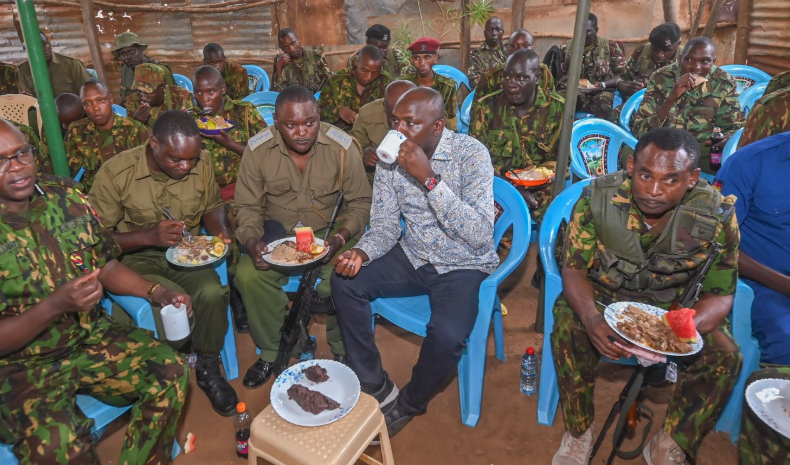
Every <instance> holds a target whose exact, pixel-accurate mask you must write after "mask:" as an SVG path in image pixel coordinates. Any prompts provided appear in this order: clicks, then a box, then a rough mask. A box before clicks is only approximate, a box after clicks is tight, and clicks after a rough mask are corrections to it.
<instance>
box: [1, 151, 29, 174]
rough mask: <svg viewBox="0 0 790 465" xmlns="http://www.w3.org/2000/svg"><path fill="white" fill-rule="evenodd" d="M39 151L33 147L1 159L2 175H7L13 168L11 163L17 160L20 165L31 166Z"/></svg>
mask: <svg viewBox="0 0 790 465" xmlns="http://www.w3.org/2000/svg"><path fill="white" fill-rule="evenodd" d="M37 151H38V150H37V149H36V148H35V147H33V146H32V145H28V146H27V147H25V148H22V149H19V150H18V151H17V152H16V153H15V154H14V155H13V156H10V157H0V173H5V172H6V171H8V169H9V168H11V161H12V160H16V162H17V163H19V164H20V165H29V164H31V163H33V161H35V159H36V152H37Z"/></svg>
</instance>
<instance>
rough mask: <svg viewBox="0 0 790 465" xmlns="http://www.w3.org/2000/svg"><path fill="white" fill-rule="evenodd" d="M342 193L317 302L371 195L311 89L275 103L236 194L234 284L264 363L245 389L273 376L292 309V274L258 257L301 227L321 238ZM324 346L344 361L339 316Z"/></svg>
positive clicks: (291, 91) (344, 139) (353, 155)
mask: <svg viewBox="0 0 790 465" xmlns="http://www.w3.org/2000/svg"><path fill="white" fill-rule="evenodd" d="M341 192H342V193H343V195H344V203H343V206H342V207H341V210H340V213H339V214H338V217H337V222H336V224H335V228H334V229H333V230H332V231H331V232H330V233H329V239H328V241H327V243H326V246H327V247H329V251H328V252H327V254H326V257H325V259H324V263H325V265H324V266H323V268H322V269H321V274H320V277H321V283H320V284H319V286H318V288H317V294H318V298H320V299H327V298H328V297H329V296H330V294H331V289H330V286H329V278H330V275H331V274H332V265H331V264H330V263H329V260H331V259H332V257H333V256H334V255H335V254H337V253H338V252H340V251H342V250H345V249H346V248H348V247H351V246H352V245H353V244H354V243H355V242H356V240H357V239H358V235H359V233H361V232H362V231H363V230H364V228H365V224H366V223H367V222H368V219H369V217H370V202H371V188H370V184H368V182H367V179H365V170H364V168H363V167H362V155H361V154H360V153H359V149H358V148H357V145H356V144H355V143H354V141H353V139H352V138H351V136H349V135H348V134H346V133H345V132H343V131H342V130H340V129H338V128H336V127H334V126H332V125H330V124H327V123H321V122H320V121H319V111H318V104H317V103H316V101H315V98H314V97H313V94H312V91H311V90H309V89H306V88H304V87H302V86H291V87H286V88H285V89H284V90H283V91H282V92H280V95H279V96H278V97H277V102H276V103H275V109H274V126H271V127H269V128H266V130H264V131H263V132H260V133H258V134H257V135H256V136H255V137H253V138H252V139H250V141H249V143H248V144H247V150H246V151H245V154H244V156H243V157H242V159H241V168H240V170H239V181H238V185H237V187H236V206H237V207H238V210H239V211H238V215H237V221H238V229H237V231H236V239H237V240H238V241H239V243H240V244H243V245H244V247H245V249H246V251H247V254H246V255H244V256H243V257H242V258H241V262H240V263H239V267H238V273H237V274H236V279H235V282H236V286H237V288H238V289H239V291H241V295H242V298H243V300H244V306H245V307H246V308H247V311H248V317H249V321H250V330H251V334H252V339H253V341H255V344H256V345H257V346H258V347H259V348H260V349H261V356H260V359H259V360H257V361H256V362H255V364H254V365H252V366H251V367H250V368H249V369H248V370H247V373H246V374H245V375H244V383H243V384H244V387H247V388H256V387H258V386H261V385H263V383H265V382H266V380H268V379H269V378H270V377H271V375H272V368H273V366H274V363H273V362H274V361H275V359H276V357H277V351H278V348H279V344H280V329H281V328H282V326H283V320H284V318H285V313H286V308H287V305H288V296H287V295H286V293H285V291H283V289H282V288H283V286H284V285H286V284H287V283H288V278H289V274H288V273H289V271H291V270H288V269H282V268H270V266H269V264H268V263H267V262H266V261H264V260H263V258H262V257H261V255H262V253H264V252H266V251H267V249H266V244H268V243H271V242H272V241H273V240H276V239H279V238H282V237H285V235H286V234H291V233H293V230H294V228H295V227H300V226H309V227H311V228H313V231H314V232H315V235H316V236H317V237H319V238H323V237H324V233H325V231H324V229H325V228H326V227H327V224H328V222H329V219H330V217H331V215H332V210H333V209H334V205H335V202H336V201H337V198H338V196H339V195H340V193H341ZM283 273H285V274H283ZM327 340H328V341H329V345H330V347H331V348H332V352H333V353H334V354H335V359H336V360H339V361H341V362H346V361H347V360H346V358H347V357H346V350H345V347H344V346H343V342H342V339H341V336H340V329H339V328H338V326H337V319H336V318H335V316H334V315H332V316H330V317H329V318H328V320H327Z"/></svg>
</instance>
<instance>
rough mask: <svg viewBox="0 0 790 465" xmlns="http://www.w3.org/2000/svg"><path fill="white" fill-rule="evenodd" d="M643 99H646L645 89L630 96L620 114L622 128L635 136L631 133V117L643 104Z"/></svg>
mask: <svg viewBox="0 0 790 465" xmlns="http://www.w3.org/2000/svg"><path fill="white" fill-rule="evenodd" d="M643 98H645V89H642V90H640V91H639V92H636V93H634V95H632V96H630V97H629V98H628V100H626V102H625V103H624V104H623V109H622V111H621V112H620V127H621V128H623V129H625V130H626V131H628V133H629V134H633V132H631V117H632V116H633V115H634V112H635V111H636V110H637V109H638V108H639V105H641V104H642V99H643Z"/></svg>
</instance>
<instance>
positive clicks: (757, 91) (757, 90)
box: [738, 82, 768, 116]
mask: <svg viewBox="0 0 790 465" xmlns="http://www.w3.org/2000/svg"><path fill="white" fill-rule="evenodd" d="M767 87H768V83H767V82H761V83H758V84H755V85H753V86H751V87H749V88H748V89H746V90H744V91H743V92H741V94H740V95H739V96H738V102H739V103H740V104H741V111H742V112H743V115H744V116H749V112H750V111H751V110H752V107H754V104H755V103H756V102H757V100H759V99H760V98H761V97H762V96H763V95H764V94H765V89H766V88H767Z"/></svg>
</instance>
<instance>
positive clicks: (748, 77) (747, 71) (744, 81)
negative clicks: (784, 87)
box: [720, 65, 771, 94]
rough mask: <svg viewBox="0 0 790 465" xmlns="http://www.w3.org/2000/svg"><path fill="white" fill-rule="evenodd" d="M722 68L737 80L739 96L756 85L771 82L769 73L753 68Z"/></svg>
mask: <svg viewBox="0 0 790 465" xmlns="http://www.w3.org/2000/svg"><path fill="white" fill-rule="evenodd" d="M720 68H721V69H723V70H724V71H727V72H728V73H729V74H730V75H731V76H732V77H733V78H735V83H736V84H737V86H738V88H737V89H736V92H738V94H740V93H741V92H743V91H744V90H746V89H748V88H749V87H751V86H753V85H755V84H759V83H761V82H765V83H767V82H768V81H770V80H771V76H770V75H769V74H768V73H766V72H765V71H762V70H759V69H757V68H755V67H753V66H747V65H724V66H720Z"/></svg>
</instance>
